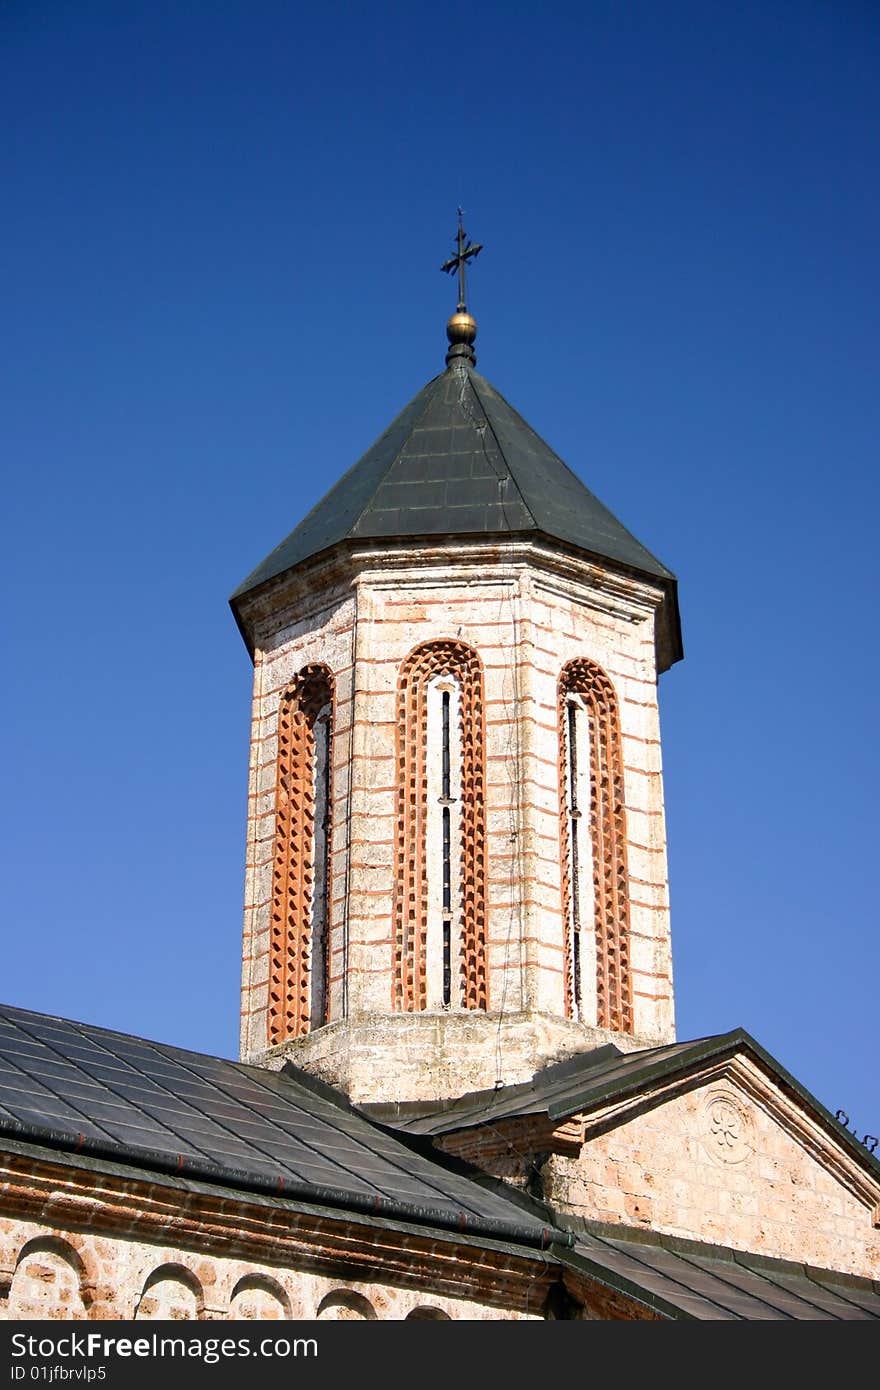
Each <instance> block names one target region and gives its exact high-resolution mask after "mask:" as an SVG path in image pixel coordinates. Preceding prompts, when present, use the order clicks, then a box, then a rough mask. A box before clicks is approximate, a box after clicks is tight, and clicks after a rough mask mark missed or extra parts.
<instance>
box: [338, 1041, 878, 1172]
mask: <svg viewBox="0 0 880 1390" xmlns="http://www.w3.org/2000/svg"><path fill="white" fill-rule="evenodd" d="M737 1052H745V1053H748V1054H751V1056H752V1057H753V1058H755V1059H756V1060H757V1061H759V1062H760V1063H761V1064H762V1066H763V1067H764V1069H765V1070H766V1071H768V1072H770V1073H771V1075H772V1076H773V1077H774V1078H775V1079H776V1080H777V1081H778V1082H779V1083H780V1085H781V1086H782V1087H783V1088H784V1089H785V1090H786V1091H787V1092H789V1093H790V1094H792V1095H794V1096H796V1097H797V1099H798V1100H799V1101H800V1102H801V1104H803V1105H804V1106H805V1107H806V1108H807V1109H808V1110H810V1111H811V1112H812V1113H813V1115H814V1116H815V1118H816V1119H818V1120H819V1121H821V1123H822V1124H823V1125H824V1126H825V1128H826V1129H828V1130H829V1131H830V1132H831V1133H832V1134H833V1135H834V1137H835V1139H836V1140H837V1141H838V1143H840V1144H841V1145H842V1146H843V1148H845V1149H847V1150H848V1151H849V1152H850V1153H851V1154H852V1155H853V1157H855V1158H857V1159H858V1161H859V1163H860V1164H862V1165H863V1166H864V1167H866V1168H868V1169H869V1170H870V1171H871V1172H872V1173H873V1174H874V1175H875V1176H876V1177H878V1178H880V1160H878V1159H877V1157H876V1156H875V1155H874V1154H873V1153H872V1152H870V1151H869V1150H868V1148H866V1146H865V1145H864V1144H862V1143H860V1142H859V1140H858V1139H857V1138H856V1136H855V1135H853V1134H852V1133H850V1131H849V1130H848V1129H846V1128H845V1127H844V1126H843V1125H842V1124H840V1123H839V1121H837V1120H836V1119H835V1117H834V1116H833V1115H832V1114H831V1112H830V1111H829V1110H826V1108H825V1106H824V1105H822V1103H821V1101H819V1100H817V1099H816V1097H815V1096H814V1095H812V1094H811V1093H810V1092H809V1091H808V1090H807V1089H806V1088H805V1087H804V1086H802V1085H801V1083H800V1082H799V1081H798V1080H796V1078H795V1077H794V1076H792V1075H791V1073H790V1072H788V1071H786V1070H785V1068H784V1067H783V1066H781V1064H780V1063H779V1062H777V1061H776V1059H775V1057H772V1056H771V1055H770V1053H769V1052H767V1051H766V1050H765V1049H764V1048H763V1047H761V1045H760V1043H758V1042H756V1041H755V1039H754V1038H753V1037H752V1036H751V1035H750V1034H749V1033H747V1032H746V1030H745V1029H744V1028H734V1029H732V1030H731V1031H730V1032H729V1033H718V1034H714V1035H713V1036H711V1037H707V1038H697V1039H695V1040H693V1041H690V1042H676V1043H669V1044H667V1045H666V1046H663V1047H649V1048H644V1049H640V1050H639V1051H637V1052H622V1051H621V1050H620V1048H618V1047H615V1046H614V1044H613V1043H607V1044H605V1045H604V1046H602V1047H598V1048H594V1049H593V1050H592V1051H590V1052H580V1053H576V1054H575V1055H574V1056H573V1057H569V1058H567V1059H566V1060H565V1061H564V1062H557V1063H555V1064H554V1065H551V1066H548V1067H545V1068H544V1069H543V1070H542V1071H540V1072H538V1073H537V1074H536V1075H535V1076H534V1077H533V1078H532V1080H531V1081H524V1082H520V1083H519V1084H517V1085H513V1086H504V1087H501V1088H499V1089H498V1090H492V1091H474V1092H471V1093H469V1094H466V1095H463V1096H459V1097H457V1098H455V1099H454V1100H448V1101H431V1102H427V1101H410V1102H396V1103H395V1102H386V1103H383V1104H374V1105H367V1106H364V1107H363V1109H364V1111H365V1113H367V1114H369V1115H370V1116H371V1117H372V1118H373V1119H375V1120H377V1121H378V1122H380V1123H382V1124H385V1125H387V1126H388V1127H389V1128H391V1129H393V1130H395V1131H396V1132H398V1133H407V1134H419V1135H424V1136H427V1137H434V1136H438V1135H443V1134H452V1133H459V1132H461V1131H462V1130H465V1129H478V1128H480V1127H481V1126H483V1125H492V1124H497V1123H498V1122H499V1121H500V1120H512V1119H518V1118H521V1117H526V1116H545V1117H546V1118H547V1119H548V1120H550V1121H558V1120H564V1119H567V1118H568V1117H569V1116H570V1115H576V1114H587V1115H588V1114H589V1113H590V1111H591V1110H594V1109H597V1108H599V1107H602V1106H606V1105H608V1104H609V1103H610V1102H612V1101H622V1100H625V1099H626V1098H627V1097H628V1096H632V1095H634V1094H636V1093H639V1092H642V1091H644V1090H646V1089H648V1088H650V1087H651V1086H655V1085H660V1084H663V1085H668V1084H669V1083H670V1082H672V1081H677V1080H681V1079H684V1078H686V1077H687V1076H689V1075H692V1074H696V1073H698V1072H699V1071H701V1070H702V1069H704V1068H705V1067H706V1066H707V1065H709V1064H710V1063H718V1062H721V1061H723V1060H725V1059H726V1058H729V1057H731V1056H733V1055H734V1054H735V1053H737Z"/></svg>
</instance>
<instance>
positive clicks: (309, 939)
mask: <svg viewBox="0 0 880 1390" xmlns="http://www.w3.org/2000/svg"><path fill="white" fill-rule="evenodd" d="M333 699H334V691H333V677H332V675H331V673H330V671H329V670H328V669H327V667H326V666H322V665H311V666H306V667H304V668H303V670H302V671H300V673H299V675H298V676H297V677H296V678H295V680H294V681H293V683H292V684H291V685H290V687H289V688H288V689H287V690H286V691H285V692H284V694H283V696H282V698H281V705H280V708H279V711H278V770H277V780H276V790H275V853H274V863H273V870H272V925H271V937H270V948H269V949H270V958H269V1010H268V1036H269V1043H270V1045H272V1044H275V1043H280V1042H284V1041H285V1039H286V1038H292V1037H298V1036H299V1035H300V1034H301V1033H307V1032H309V1030H310V1029H312V1028H319V1027H320V1026H321V1024H322V1023H325V1022H326V1000H327V988H326V981H327V954H328V938H329V923H328V921H327V912H326V900H325V902H324V903H323V904H317V903H316V901H315V896H316V894H324V895H325V899H326V888H327V884H329V882H330V844H331V830H332V827H331V824H330V810H331V807H332V804H333V799H332V789H331V788H330V786H329V779H330V775H331V774H330V769H331V768H332V757H331V756H330V754H329V750H330V747H331V745H332V733H333ZM328 706H329V710H330V714H329V720H330V723H329V726H328V732H327V749H328V755H327V762H328V766H327V780H328V786H327V788H326V794H322V796H321V800H322V802H323V816H324V825H323V844H324V846H325V858H326V863H325V866H324V872H323V874H321V876H320V877H321V880H322V881H321V882H317V881H316V873H315V849H316V838H317V837H316V828H317V827H316V819H315V802H316V786H315V776H316V762H317V758H316V740H315V726H316V721H317V719H318V716H319V715H320V714H321V713H322V711H324V710H326V709H327V708H328ZM316 909H317V913H318V915H319V917H320V921H321V924H322V927H323V931H322V933H321V936H320V939H318V940H315V939H313V938H314V937H315V932H314V931H313V923H314V921H315V920H316ZM315 951H318V952H320V960H317V959H316V958H315V956H314V953H315ZM316 968H317V969H319V970H320V971H321V979H322V980H323V981H324V989H323V1000H324V1001H325V1002H324V1004H323V1007H321V1009H320V1016H319V1017H315V1016H314V1013H315V1007H314V1000H313V990H312V983H313V974H314V971H315V969H316Z"/></svg>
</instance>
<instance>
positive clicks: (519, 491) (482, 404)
mask: <svg viewBox="0 0 880 1390" xmlns="http://www.w3.org/2000/svg"><path fill="white" fill-rule="evenodd" d="M474 377H476V378H477V380H479V381H485V377H481V376H480V374H479V372H475V371H470V370H469V371H468V372H467V378H468V381H469V383H470V388H471V390H472V391H473V393H474V395H475V396H476V398H477V400H478V401H479V404H480V409H481V410H482V412H483V415H484V416H485V419H486V424H487V425H488V427H489V429H490V430H491V431H492V438H493V439H494V440H495V447H496V449H497V450H498V453H499V454H500V456H501V459H502V461H503V463H504V467H505V469H506V470H507V476H508V478H509V479H510V481H511V482H512V483H513V486H514V487H515V488H516V492H517V496H518V497H519V500H520V502H521V503H522V505H523V508H524V510H525V511H526V513H527V514H528V515H529V516H530V517H531V518H532V525H533V526H536V527H537V526H538V519H537V517H536V516H535V513H534V512H533V511H532V509H531V507H530V506H529V504H528V502H527V501H526V499H525V497H524V495H523V491H522V488H521V487H520V485H519V483H518V482H517V480H516V477H515V476H514V473H513V469H512V468H511V466H510V464H509V462H508V459H507V455H506V454H505V452H504V449H503V447H502V444H501V440H500V439H499V438H498V432H497V430H496V429H495V426H494V425H493V423H492V417H491V416H490V414H489V412H488V410H487V409H486V402H485V401H484V400H483V397H482V395H481V394H480V392H479V390H478V389H477V383H476V381H475V380H474ZM487 384H488V383H487ZM560 462H561V460H560ZM502 506H505V504H504V503H503V502H502ZM538 529H540V527H538Z"/></svg>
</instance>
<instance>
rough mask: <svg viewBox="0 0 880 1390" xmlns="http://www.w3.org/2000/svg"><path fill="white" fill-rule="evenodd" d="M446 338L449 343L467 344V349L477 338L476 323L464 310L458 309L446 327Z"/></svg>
mask: <svg viewBox="0 0 880 1390" xmlns="http://www.w3.org/2000/svg"><path fill="white" fill-rule="evenodd" d="M446 336H447V338H448V339H449V341H450V343H453V344H454V343H467V345H468V347H470V345H471V344H472V343H473V341H474V339H475V338H476V336H477V321H476V319H475V318H474V317H473V316H472V315H471V314H469V313H468V312H467V310H466V309H464V310H461V309H459V310H458V311H457V312H456V313H454V314H453V315H452V317H451V318H450V320H449V321H448V323H447V325H446Z"/></svg>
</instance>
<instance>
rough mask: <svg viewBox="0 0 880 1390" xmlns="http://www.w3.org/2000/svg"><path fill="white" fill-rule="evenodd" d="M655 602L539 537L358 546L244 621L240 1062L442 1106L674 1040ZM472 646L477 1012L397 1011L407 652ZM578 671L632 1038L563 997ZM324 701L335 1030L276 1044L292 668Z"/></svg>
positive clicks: (592, 1007)
mask: <svg viewBox="0 0 880 1390" xmlns="http://www.w3.org/2000/svg"><path fill="white" fill-rule="evenodd" d="M662 599H663V595H662V592H661V590H660V589H659V588H655V587H654V586H653V585H651V584H650V583H649V582H648V581H647V580H644V579H635V578H627V577H624V576H622V575H621V574H619V573H616V572H614V571H612V570H611V569H606V568H604V567H602V566H600V565H598V564H594V563H589V562H587V561H586V560H584V559H583V558H576V557H574V556H570V555H566V554H563V553H561V552H560V551H559V550H557V549H551V548H549V547H547V546H544V545H543V544H541V543H539V542H537V541H511V542H505V543H504V544H499V543H486V542H461V541H457V542H445V543H437V544H436V545H431V546H424V545H422V546H420V547H419V548H418V550H417V551H414V550H413V549H411V548H407V547H405V546H401V545H395V546H391V545H389V546H370V547H366V546H364V547H362V548H359V549H358V550H357V551H356V552H355V553H354V554H353V555H351V556H340V555H338V554H337V556H336V558H335V559H332V560H330V561H329V562H326V561H325V562H324V563H323V564H322V563H317V564H314V563H313V564H312V565H311V566H310V567H308V568H307V569H306V570H305V572H303V571H294V572H291V573H288V574H287V575H285V576H283V577H281V578H280V579H279V580H277V581H275V582H274V583H273V584H272V585H270V586H267V587H266V588H265V589H264V590H262V591H261V593H260V594H259V595H258V596H256V597H253V596H249V597H248V598H247V599H246V600H245V602H244V603H243V605H242V608H243V614H244V617H245V621H246V622H247V624H248V627H249V629H250V631H251V633H252V636H253V646H254V664H255V682H254V715H253V739H252V757H251V773H250V793H249V795H250V815H249V828H248V865H247V890H246V912H245V936H244V969H243V979H242V1046H241V1055H242V1058H243V1059H244V1060H247V1061H253V1062H262V1063H265V1064H267V1065H270V1066H280V1065H282V1064H283V1062H284V1060H285V1059H286V1058H288V1057H289V1058H290V1059H291V1060H292V1061H294V1062H296V1064H297V1065H301V1066H305V1067H306V1068H308V1069H312V1070H314V1071H315V1072H316V1073H318V1074H319V1075H322V1076H324V1077H325V1078H326V1079H328V1080H330V1081H331V1082H333V1083H334V1084H338V1085H341V1086H342V1087H343V1088H344V1089H346V1090H347V1091H348V1092H349V1094H350V1095H351V1096H352V1098H353V1099H355V1100H379V1099H389V1098H395V1099H401V1100H405V1099H412V1098H429V1097H440V1096H448V1095H451V1094H454V1093H461V1092H462V1091H465V1090H468V1089H477V1088H480V1087H485V1086H492V1085H493V1084H495V1083H496V1081H498V1080H501V1081H503V1082H504V1083H505V1084H509V1083H511V1082H514V1081H521V1080H524V1079H528V1077H530V1076H531V1075H532V1073H533V1072H534V1071H535V1070H536V1069H537V1068H538V1067H540V1066H541V1065H543V1064H545V1063H546V1062H547V1061H549V1060H551V1059H554V1058H557V1057H560V1056H564V1055H566V1054H568V1053H571V1052H576V1051H581V1050H585V1049H587V1048H589V1047H591V1046H594V1045H595V1044H596V1043H597V1042H602V1041H606V1040H608V1039H609V1038H613V1039H614V1040H615V1041H617V1042H618V1044H619V1045H620V1046H623V1047H624V1048H626V1049H632V1048H635V1047H644V1046H651V1045H656V1044H658V1043H662V1042H668V1041H670V1040H671V1039H672V1038H673V1036H674V1021H673V994H672V977H671V955H670V942H669V915H668V898H667V870H666V836H665V826H664V814H663V790H662V770H661V761H660V734H659V720H658V709H657V664H656V657H655V650H656V633H655V618H656V614H657V611H658V609H659V607H660V604H661V602H662ZM428 642H440V643H442V642H446V643H458V644H464V645H465V646H466V647H468V648H470V649H471V650H472V651H473V652H474V653H476V656H477V658H478V660H479V663H480V664H481V666H482V671H483V679H484V695H483V700H484V708H483V709H482V711H481V714H482V719H483V723H484V729H485V821H486V854H485V860H486V864H485V870H486V917H487V927H486V954H487V977H488V979H487V987H488V1008H487V1009H485V1010H482V1009H459V1010H456V1009H445V1010H444V1009H428V1010H418V1009H416V1010H413V1009H412V1008H410V1009H405V1010H400V1009H396V1008H395V997H394V980H395V955H394V952H395V939H394V922H393V908H394V902H395V893H396V891H397V888H398V884H397V881H396V874H397V862H398V861H397V858H396V848H397V835H398V783H397V776H396V773H397V765H398V746H397V740H398V738H399V737H400V736H401V735H402V731H401V730H400V728H399V714H398V685H399V680H400V675H401V671H402V669H403V667H404V664H405V662H406V660H407V658H408V657H409V655H410V653H412V652H413V650H414V649H415V648H416V647H419V646H421V645H422V644H425V643H428ZM578 661H580V662H583V661H588V662H591V663H594V664H595V665H596V666H598V667H599V668H601V671H602V672H604V674H605V675H606V676H607V678H608V681H609V682H610V684H611V686H612V687H613V690H614V693H615V695H616V699H617V704H618V709H619V720H620V745H621V746H620V755H621V762H622V772H623V786H624V803H625V804H624V811H625V835H626V843H625V861H626V864H627V866H628V870H627V871H628V879H629V882H628V889H629V899H628V904H627V906H628V916H629V923H628V928H627V932H628V940H627V942H626V949H627V955H628V962H629V970H630V973H631V992H632V1020H633V1025H632V1029H631V1031H627V1032H620V1031H612V1030H609V1029H607V1028H602V1027H600V1026H598V1025H599V1020H598V1019H597V1014H596V1009H597V998H596V991H595V987H594V989H593V991H592V993H590V992H589V991H588V992H587V996H586V998H585V1000H584V1010H583V1015H582V1018H581V1020H580V1021H578V1022H575V1021H574V1020H573V1019H572V1018H571V1017H567V1016H566V1013H567V1010H566V998H565V930H564V918H563V913H564V906H563V903H564V899H563V893H564V865H563V862H562V860H563V853H562V852H563V840H562V832H561V808H560V773H559V759H560V731H559V723H558V684H559V681H560V676H561V673H562V671H563V668H564V667H565V666H566V665H567V664H568V663H572V662H578ZM315 663H320V664H322V665H323V666H325V667H327V668H328V669H329V671H330V672H331V674H332V677H333V681H334V684H335V690H336V710H335V714H334V720H333V767H332V774H333V775H332V785H333V807H332V815H331V823H332V827H333V829H332V847H331V873H332V881H331V882H332V889H331V895H330V949H329V961H330V999H329V1010H328V1015H329V1023H328V1026H327V1027H325V1028H323V1029H321V1030H320V1031H318V1032H315V1033H312V1034H308V1035H306V1036H304V1037H299V1038H291V1039H289V1040H287V1041H286V1042H283V1043H281V1044H280V1045H279V1044H276V1045H274V1046H271V1045H270V1041H269V1036H270V1035H269V1029H268V1025H267V1008H268V997H269V996H268V980H269V970H270V939H271V926H270V912H271V897H272V888H271V876H272V862H273V846H274V837H275V825H276V807H275V791H276V760H277V756H278V742H277V736H278V719H279V708H280V705H281V702H282V699H283V697H284V694H285V691H286V690H288V689H289V687H290V686H291V683H292V682H294V681H295V679H296V677H297V676H298V674H299V673H300V672H301V671H303V669H304V668H306V667H309V666H311V665H314V664H315Z"/></svg>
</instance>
